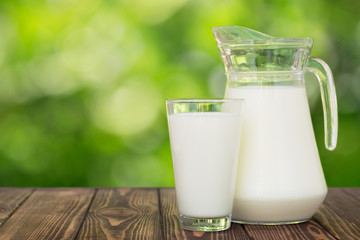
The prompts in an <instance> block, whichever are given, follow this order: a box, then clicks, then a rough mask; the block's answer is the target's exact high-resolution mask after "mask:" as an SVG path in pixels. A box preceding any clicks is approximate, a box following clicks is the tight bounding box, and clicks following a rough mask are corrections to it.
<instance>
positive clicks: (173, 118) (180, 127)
mask: <svg viewBox="0 0 360 240" xmlns="http://www.w3.org/2000/svg"><path fill="white" fill-rule="evenodd" d="M168 121H169V130H170V131H169V132H170V139H171V152H172V158H173V167H174V176H175V188H176V198H177V205H178V210H179V213H180V214H181V215H185V216H187V217H201V218H215V217H224V216H228V215H231V212H232V206H233V197H234V183H235V177H236V169H237V162H238V154H239V141H240V134H241V129H240V127H241V116H240V114H237V113H224V112H204V113H202V112H199V113H177V114H171V115H169V117H168Z"/></svg>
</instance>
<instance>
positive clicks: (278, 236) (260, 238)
mask: <svg viewBox="0 0 360 240" xmlns="http://www.w3.org/2000/svg"><path fill="white" fill-rule="evenodd" d="M244 226H245V230H246V232H247V234H249V236H250V237H251V239H256V240H272V239H274V240H282V239H287V240H293V239H294V240H305V239H322V240H326V239H336V238H334V237H333V236H332V235H331V234H330V233H328V232H327V231H326V230H325V229H324V228H322V227H321V226H320V225H319V224H318V223H317V222H315V221H313V220H309V221H307V222H305V223H299V224H291V225H276V226H264V225H244Z"/></svg>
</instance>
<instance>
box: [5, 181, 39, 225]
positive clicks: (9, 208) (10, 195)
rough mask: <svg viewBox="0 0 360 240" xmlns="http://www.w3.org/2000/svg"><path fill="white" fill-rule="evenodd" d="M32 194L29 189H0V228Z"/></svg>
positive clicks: (31, 190)
mask: <svg viewBox="0 0 360 240" xmlns="http://www.w3.org/2000/svg"><path fill="white" fill-rule="evenodd" d="M32 192H33V189H30V188H0V226H1V225H2V224H3V223H4V222H5V221H6V220H7V219H8V218H9V217H10V216H11V214H13V212H14V211H15V210H16V209H17V208H18V207H19V206H20V205H21V204H22V203H23V202H24V201H25V200H26V198H27V197H28V196H29V195H30V194H31V193H32Z"/></svg>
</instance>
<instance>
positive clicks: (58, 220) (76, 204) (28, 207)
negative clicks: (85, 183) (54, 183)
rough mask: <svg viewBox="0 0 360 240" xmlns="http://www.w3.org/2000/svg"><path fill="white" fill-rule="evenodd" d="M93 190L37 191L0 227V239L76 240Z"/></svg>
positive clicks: (62, 189) (55, 189) (60, 189)
mask: <svg viewBox="0 0 360 240" xmlns="http://www.w3.org/2000/svg"><path fill="white" fill-rule="evenodd" d="M94 191H95V190H94V189H84V188H71V189H66V188H53V189H37V190H36V191H35V192H34V193H33V194H32V195H31V196H30V197H29V198H28V199H27V201H26V202H25V203H24V204H22V205H21V207H19V209H18V210H17V211H16V212H15V213H14V214H13V215H12V216H11V217H10V218H9V219H8V220H7V221H6V222H5V223H4V224H3V226H2V227H1V228H0V239H4V240H5V239H6V240H9V239H14V240H19V239H28V240H31V239H34V240H35V239H36V240H38V239H42V240H46V239H52V240H53V239H74V238H75V236H76V234H77V232H78V230H79V228H80V226H81V224H82V222H83V220H84V217H85V214H86V212H87V210H88V207H89V205H90V202H91V199H92V196H93V194H94Z"/></svg>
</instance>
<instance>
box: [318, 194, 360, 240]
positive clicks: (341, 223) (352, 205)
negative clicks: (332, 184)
mask: <svg viewBox="0 0 360 240" xmlns="http://www.w3.org/2000/svg"><path fill="white" fill-rule="evenodd" d="M314 219H315V220H316V221H317V222H319V223H320V224H321V225H322V226H323V227H324V228H325V229H327V230H328V231H329V232H330V233H331V234H333V235H334V236H335V237H336V238H338V239H360V188H330V189H329V192H328V195H327V197H326V199H325V202H324V204H323V205H322V206H321V208H320V210H319V211H318V212H317V213H316V214H315V216H314Z"/></svg>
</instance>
